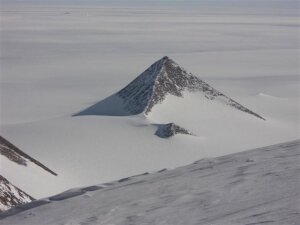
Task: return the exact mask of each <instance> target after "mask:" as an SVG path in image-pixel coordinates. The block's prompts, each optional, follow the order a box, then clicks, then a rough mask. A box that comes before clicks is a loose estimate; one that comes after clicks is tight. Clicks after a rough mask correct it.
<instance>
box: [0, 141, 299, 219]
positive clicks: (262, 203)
mask: <svg viewBox="0 0 300 225" xmlns="http://www.w3.org/2000/svg"><path fill="white" fill-rule="evenodd" d="M299 170H300V141H299V140H298V141H292V142H287V143H282V144H278V145H273V146H268V147H264V148H260V149H255V150H250V151H245V152H241V153H236V154H232V155H226V156H222V157H218V158H206V159H202V160H199V161H196V162H194V163H193V164H191V165H188V166H184V167H179V168H177V169H174V170H170V171H168V170H161V171H159V172H156V173H152V174H148V173H145V174H141V175H139V176H133V177H128V178H124V179H121V180H119V181H115V182H111V183H107V184H103V185H95V186H91V187H85V188H77V189H72V190H69V191H67V192H64V193H62V194H59V195H56V196H53V197H50V198H45V199H41V200H38V201H36V202H33V204H29V205H25V206H23V207H17V208H16V209H14V210H10V211H8V212H6V213H3V214H2V215H0V218H2V220H0V224H1V225H4V224H5V225H18V224H20V225H21V224H22V225H36V224H39V225H53V224H61V225H70V224H81V225H83V224H85V225H88V224H90V225H93V224H94V225H96V224H114V225H127V224H128V225H129V224H131V225H141V224H144V225H146V224H149V225H150V224H156V225H162V224H164V225H167V224H170V225H177V224H178V225H182V224H187V225H193V224H195V225H199V224H201V225H254V224H272V225H297V224H299V221H300V205H299V202H300V189H299V185H300V183H299V181H300V180H299Z"/></svg>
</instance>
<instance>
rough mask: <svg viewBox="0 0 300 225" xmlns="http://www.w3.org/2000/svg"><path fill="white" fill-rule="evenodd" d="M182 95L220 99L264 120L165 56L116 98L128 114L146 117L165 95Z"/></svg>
mask: <svg viewBox="0 0 300 225" xmlns="http://www.w3.org/2000/svg"><path fill="white" fill-rule="evenodd" d="M183 91H190V92H203V93H204V95H205V97H206V98H208V99H210V100H214V99H221V100H222V101H224V102H225V104H227V105H229V106H232V107H234V108H236V109H238V110H241V111H243V112H246V113H249V114H251V115H253V116H256V117H258V118H260V119H263V120H264V118H263V117H261V116H260V115H258V114H256V113H254V112H253V111H251V110H249V109H248V108H246V107H244V106H242V105H240V104H239V103H237V102H236V101H234V100H233V99H231V98H228V97H227V96H225V95H224V94H222V93H221V92H219V91H217V90H216V89H214V88H212V87H211V86H210V85H208V84H207V83H205V82H204V81H202V80H201V79H199V78H198V77H196V76H194V75H193V74H191V73H188V72H187V71H186V70H184V69H183V68H182V67H180V66H179V65H178V64H177V63H175V62H174V61H173V60H172V59H170V58H168V57H167V56H165V57H163V58H162V59H160V60H158V61H157V62H155V63H154V64H152V65H151V66H150V67H149V68H148V69H147V70H146V71H144V72H143V73H142V74H141V75H139V76H138V77H137V78H136V79H135V80H133V81H132V82H131V83H130V84H128V85H127V86H126V87H125V88H123V89H122V90H121V91H119V92H118V93H117V95H118V96H120V97H121V98H122V99H123V101H124V107H125V109H126V110H127V111H129V112H131V113H132V114H139V113H144V114H145V115H147V114H148V113H149V112H151V110H152V108H153V107H154V106H155V105H156V104H159V103H162V102H163V100H164V99H165V97H166V96H167V95H168V94H170V95H174V96H177V97H183Z"/></svg>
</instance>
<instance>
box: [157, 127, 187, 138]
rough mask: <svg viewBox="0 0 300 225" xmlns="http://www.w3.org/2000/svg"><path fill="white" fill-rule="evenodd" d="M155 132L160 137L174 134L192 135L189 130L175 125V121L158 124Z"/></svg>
mask: <svg viewBox="0 0 300 225" xmlns="http://www.w3.org/2000/svg"><path fill="white" fill-rule="evenodd" d="M155 134H156V135H157V136H159V137H161V138H168V137H172V136H175V135H176V134H188V135H193V134H192V133H191V132H189V131H188V130H186V129H184V128H182V127H180V126H178V125H176V124H175V123H167V124H161V125H159V126H158V129H157V131H156V133H155Z"/></svg>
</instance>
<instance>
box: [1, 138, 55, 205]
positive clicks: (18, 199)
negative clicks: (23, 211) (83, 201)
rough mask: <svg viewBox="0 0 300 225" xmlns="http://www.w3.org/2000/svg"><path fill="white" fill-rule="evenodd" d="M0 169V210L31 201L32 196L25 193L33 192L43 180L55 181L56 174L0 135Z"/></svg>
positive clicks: (39, 187)
mask: <svg viewBox="0 0 300 225" xmlns="http://www.w3.org/2000/svg"><path fill="white" fill-rule="evenodd" d="M0 169H1V170H0V178H1V179H0V183H1V184H0V185H1V189H0V200H1V203H0V204H2V206H1V207H0V210H5V209H8V208H11V207H13V206H16V205H18V204H23V203H25V202H29V201H31V200H32V199H33V198H32V197H31V196H30V195H28V194H27V193H29V194H31V193H33V194H35V193H36V190H39V189H41V187H43V185H45V182H55V177H56V176H57V174H56V173H55V172H54V171H52V170H51V169H49V168H48V167H46V166H45V165H44V164H42V163H40V162H39V161H37V160H36V159H34V158H32V157H31V156H29V155H28V154H26V153H25V152H24V151H22V150H20V149H19V148H18V147H16V146H15V145H13V144H12V143H11V142H9V141H8V140H6V139H5V138H3V137H2V136H0ZM1 175H2V176H1ZM3 176H4V177H3ZM6 178H8V179H9V180H7V179H6ZM10 181H12V182H13V184H11V183H10ZM14 185H16V186H14ZM19 188H21V189H22V190H21V189H19ZM24 191H25V192H24ZM26 192H27V193H26Z"/></svg>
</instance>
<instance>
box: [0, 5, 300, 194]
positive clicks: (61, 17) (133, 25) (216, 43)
mask: <svg viewBox="0 0 300 225" xmlns="http://www.w3.org/2000/svg"><path fill="white" fill-rule="evenodd" d="M247 1H248V0H247ZM232 2H234V1H232ZM248 2H250V1H248ZM256 2H257V1H256ZM264 2H271V1H264ZM277 2H281V3H282V5H285V4H284V2H285V1H277ZM286 2H296V1H286ZM250 5H251V4H250ZM2 6H3V7H2V9H1V81H0V82H1V135H3V137H5V138H7V139H8V140H10V141H11V142H12V143H14V144H15V145H16V146H18V147H20V148H21V149H22V150H23V151H25V152H26V153H28V154H30V155H31V156H32V157H35V158H36V159H38V160H39V161H41V162H42V163H44V164H45V165H47V166H48V167H49V168H50V169H52V170H54V171H55V172H57V173H58V174H59V176H58V177H52V176H51V175H47V174H45V173H42V172H40V171H38V170H37V168H33V167H32V168H27V169H23V168H21V167H20V166H15V165H12V164H10V162H9V161H8V160H6V159H4V158H1V168H0V169H1V174H2V175H3V176H5V177H6V178H7V179H9V180H10V181H11V182H12V183H13V184H15V185H16V186H18V187H19V188H21V189H23V190H24V191H26V192H28V193H30V194H31V195H32V196H34V197H36V198H39V197H45V196H49V195H52V194H56V193H58V192H60V191H63V190H66V189H68V188H74V187H77V186H84V185H92V184H99V183H101V182H107V181H110V180H114V179H119V178H122V177H126V176H129V175H134V174H137V173H142V172H146V171H153V170H159V169H162V168H164V167H168V168H174V167H177V166H181V165H186V164H188V163H191V162H193V161H195V160H198V159H201V158H203V157H213V156H220V155H226V154H229V153H233V152H238V151H243V150H247V149H251V148H256V147H262V146H266V145H270V144H276V143H280V142H284V141H290V140H294V139H297V138H299V21H298V12H297V8H295V7H279V6H278V7H277V6H274V7H260V5H259V3H258V4H256V5H255V6H253V7H242V6H239V5H236V4H232V5H230V4H229V3H228V4H227V5H226V4H225V5H222V4H221V5H219V6H218V5H217V4H216V5H214V4H205V3H203V4H196V5H191V7H188V6H186V5H185V6H184V7H180V6H179V5H176V4H174V5H172V3H170V4H169V5H166V4H165V5H159V4H156V5H155V6H143V5H140V4H139V5H138V6H135V5H134V4H131V5H127V6H126V4H121V3H120V4H119V5H118V4H114V5H110V4H108V3H106V4H104V3H103V4H101V3H98V4H92V3H90V4H86V5H83V4H82V3H81V4H71V3H67V2H65V4H62V3H60V4H58V3H57V4H54V3H53V4H51V5H46V3H44V4H42V3H40V4H37V3H31V4H29V3H28V4H25V3H22V2H17V1H15V2H14V1H12V2H9V1H4V2H3V4H2ZM296 6H297V4H296ZM164 55H168V56H169V57H170V58H172V59H174V60H175V61H176V62H177V63H179V65H181V66H183V67H184V68H186V70H187V71H190V72H192V73H193V74H194V75H196V76H199V77H200V78H202V79H204V80H205V81H206V82H208V83H209V84H211V85H212V86H213V87H215V88H216V89H218V90H220V91H222V92H223V93H225V94H226V95H228V96H230V97H232V98H233V99H235V100H236V101H238V102H239V103H241V104H242V105H245V106H246V107H248V108H250V109H251V110H253V111H254V112H256V113H258V114H260V115H262V116H263V117H265V118H266V119H267V121H266V122H265V123H264V121H256V120H257V119H255V118H251V119H249V120H247V119H246V120H243V119H242V118H243V116H239V115H237V114H236V113H233V114H232V113H231V111H230V110H229V111H226V110H223V108H220V109H219V108H218V107H215V108H213V110H212V111H210V110H207V108H204V111H201V112H203V114H199V115H198V116H197V115H194V114H195V113H192V112H193V110H189V107H188V101H189V100H190V99H191V98H193V96H191V97H188V98H187V101H184V102H183V106H184V107H181V108H180V109H181V111H177V112H179V114H177V115H176V116H177V117H176V118H180V119H179V121H181V122H182V123H185V122H187V124H190V125H191V126H192V125H193V126H194V127H191V128H190V127H186V128H187V129H189V128H190V129H191V130H192V131H194V130H196V133H197V137H186V136H181V135H180V136H177V137H174V138H172V139H168V140H164V139H160V138H158V137H157V136H155V135H154V133H155V127H154V126H151V124H152V123H154V122H157V121H159V122H165V123H167V122H173V121H166V119H169V118H174V119H176V118H175V117H174V115H173V114H172V113H173V112H174V110H173V108H172V105H173V104H172V102H173V101H174V99H173V98H172V97H171V98H170V99H169V100H168V102H167V104H164V105H161V106H159V107H158V108H157V109H155V110H154V112H153V120H155V121H151V118H150V119H144V118H142V117H139V116H133V117H109V116H85V117H72V116H71V115H73V114H74V113H77V112H79V111H81V110H83V109H85V108H87V107H89V106H91V105H93V104H94V103H96V102H98V101H100V100H102V99H104V98H105V97H107V96H109V95H111V94H113V93H115V92H117V91H118V90H120V89H121V88H123V87H124V86H125V85H127V84H128V83H129V82H130V81H131V80H133V79H134V78H135V77H136V76H138V75H139V74H140V73H141V72H143V71H144V70H145V69H146V68H147V67H148V66H150V65H151V64H152V63H153V62H154V61H156V60H158V59H159V58H161V57H163V56H164ZM176 101H177V100H176ZM178 101H182V99H180V100H178ZM168 109H169V111H168ZM161 112H163V113H161ZM215 112H216V114H215ZM222 112H223V113H222ZM184 115H188V118H189V120H188V121H184V119H182V118H184ZM189 116H192V117H189ZM195 116H196V117H197V118H195V120H193V119H194V117H195ZM247 116H248V115H247ZM190 118H192V119H190ZM237 118H238V119H237ZM263 123H264V124H263ZM180 125H181V124H180ZM183 125H184V124H183ZM193 129H194V130H193ZM28 178H30V181H29V180H28Z"/></svg>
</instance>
